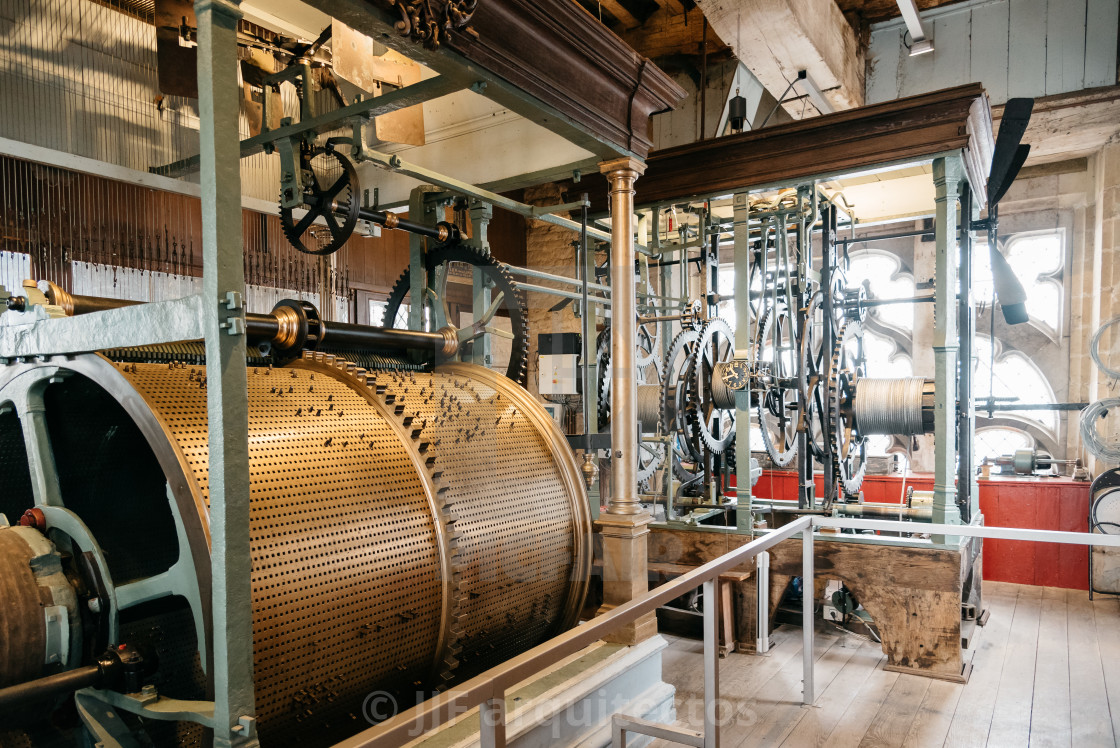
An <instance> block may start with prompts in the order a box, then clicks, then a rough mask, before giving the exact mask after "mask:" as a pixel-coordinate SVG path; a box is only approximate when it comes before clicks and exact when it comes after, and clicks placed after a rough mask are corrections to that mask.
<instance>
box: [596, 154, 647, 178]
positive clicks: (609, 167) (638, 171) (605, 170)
mask: <svg viewBox="0 0 1120 748" xmlns="http://www.w3.org/2000/svg"><path fill="white" fill-rule="evenodd" d="M620 171H621V172H626V171H629V172H633V173H634V176H635V177H640V176H641V175H642V174H645V173H646V162H645V161H639V160H638V159H636V158H632V157H630V156H623V157H622V158H612V159H611V160H609V161H600V162H599V173H600V174H606V175H608V176H610V175H611V174H613V173H615V172H620Z"/></svg>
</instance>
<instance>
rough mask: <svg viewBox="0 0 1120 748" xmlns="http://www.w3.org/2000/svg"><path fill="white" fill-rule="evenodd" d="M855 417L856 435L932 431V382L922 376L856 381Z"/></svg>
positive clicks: (914, 433)
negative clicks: (858, 433) (857, 427)
mask: <svg viewBox="0 0 1120 748" xmlns="http://www.w3.org/2000/svg"><path fill="white" fill-rule="evenodd" d="M855 400H856V401H855V417H856V423H857V424H858V425H859V430H860V433H862V434H866V435H870V434H899V435H902V436H914V435H916V434H928V433H930V432H932V431H933V404H934V403H933V400H934V391H933V381H932V380H929V379H925V378H924V377H902V378H898V379H866V378H865V379H860V380H859V381H858V382H857V383H856V398H855Z"/></svg>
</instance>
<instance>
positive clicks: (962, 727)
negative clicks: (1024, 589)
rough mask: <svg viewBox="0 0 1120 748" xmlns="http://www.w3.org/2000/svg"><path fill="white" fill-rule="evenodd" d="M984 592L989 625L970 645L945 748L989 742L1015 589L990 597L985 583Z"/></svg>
mask: <svg viewBox="0 0 1120 748" xmlns="http://www.w3.org/2000/svg"><path fill="white" fill-rule="evenodd" d="M1004 586H1008V585H1004ZM984 592H985V594H984V601H985V602H984V604H985V605H986V606H987V608H988V610H989V611H990V615H989V617H988V625H986V626H984V627H983V628H982V629H981V630H980V635H979V637H978V638H977V639H976V640H975V643H974V644H973V651H974V653H975V654H974V656H973V660H972V676H971V677H970V678H969V679H968V683H966V684H965V686H964V688H962V689H961V695H960V698H958V699H957V708H956V710H955V711H954V712H953V720H952V724H950V725H949V732H948V734H947V735H946V737H945V745H946V746H961V748H981V747H982V746H984V745H987V742H988V730H989V729H990V728H991V725H992V714H993V713H994V712H995V708H996V695H997V693H998V691H999V681H1000V677H1001V676H1002V675H1003V663H1004V654H1005V649H1006V647H1007V638H1008V636H1009V635H1010V633H1011V622H1012V620H1013V619H1014V617H1015V606H1016V604H1017V602H1018V590H1017V589H1012V590H1011V591H1007V590H1006V589H1005V590H997V591H994V592H993V593H992V594H989V593H988V584H987V583H986V582H985V584H984Z"/></svg>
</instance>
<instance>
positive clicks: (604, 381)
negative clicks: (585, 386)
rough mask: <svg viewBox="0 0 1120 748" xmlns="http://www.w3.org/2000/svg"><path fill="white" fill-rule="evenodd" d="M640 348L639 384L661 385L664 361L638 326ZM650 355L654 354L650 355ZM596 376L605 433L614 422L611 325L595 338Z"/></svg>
mask: <svg viewBox="0 0 1120 748" xmlns="http://www.w3.org/2000/svg"><path fill="white" fill-rule="evenodd" d="M637 338H638V345H637V353H636V355H635V358H634V360H635V363H636V365H637V370H638V384H639V385H642V384H655V383H656V384H660V382H661V358H660V357H659V356H658V355H657V353H656V347H657V339H656V338H651V337H650V336H649V333H648V332H645V330H644V325H639V326H638V335H637ZM649 351H653V353H650V352H649ZM595 376H596V380H597V382H596V387H597V389H598V392H599V429H600V430H601V431H602V430H605V429H606V428H607V426H609V425H610V422H611V328H610V326H609V325H608V326H607V327H605V328H603V330H602V332H600V333H599V334H598V336H596V338H595Z"/></svg>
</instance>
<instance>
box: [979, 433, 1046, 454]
mask: <svg viewBox="0 0 1120 748" xmlns="http://www.w3.org/2000/svg"><path fill="white" fill-rule="evenodd" d="M1033 447H1034V439H1032V438H1031V437H1030V436H1029V435H1028V434H1026V433H1024V432H1022V431H1018V430H1016V429H1007V428H991V429H978V430H977V431H976V441H975V450H976V460H977V462H979V461H980V460H982V459H984V458H987V460H988V461H989V462H991V461H993V460H995V458H997V457H1000V456H1002V455H1009V454H1012V453H1013V452H1015V450H1017V449H1031V448H1033Z"/></svg>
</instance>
